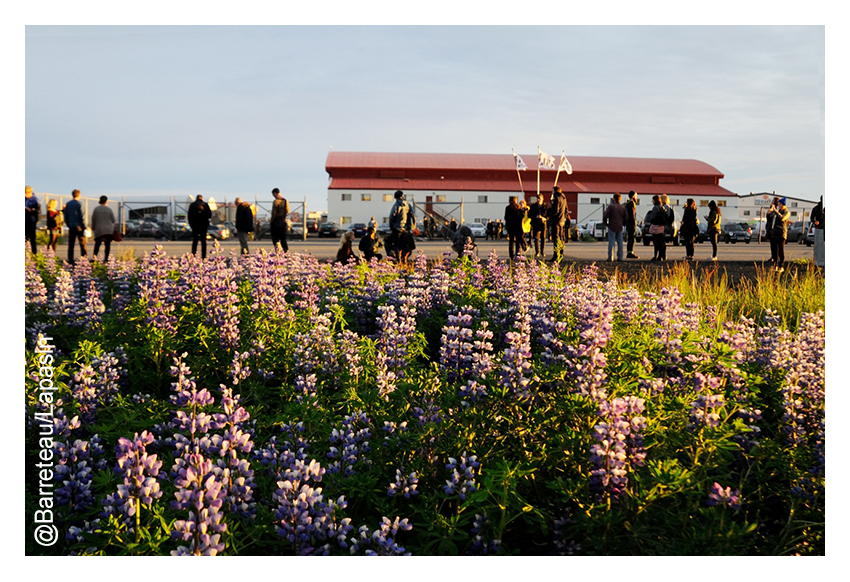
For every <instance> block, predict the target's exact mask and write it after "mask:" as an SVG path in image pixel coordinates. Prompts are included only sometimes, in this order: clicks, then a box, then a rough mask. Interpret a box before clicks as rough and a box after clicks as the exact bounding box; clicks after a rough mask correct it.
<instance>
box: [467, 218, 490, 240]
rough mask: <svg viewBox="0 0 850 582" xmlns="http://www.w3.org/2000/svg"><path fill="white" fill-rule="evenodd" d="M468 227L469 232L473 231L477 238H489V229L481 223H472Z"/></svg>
mask: <svg viewBox="0 0 850 582" xmlns="http://www.w3.org/2000/svg"><path fill="white" fill-rule="evenodd" d="M466 226H468V227H469V230H471V231H472V234H474V235H475V237H476V238H478V237H481V238H484V237H486V236H487V227H486V226H484V225H483V224H481V223H480V222H470V223H469V224H467V225H466Z"/></svg>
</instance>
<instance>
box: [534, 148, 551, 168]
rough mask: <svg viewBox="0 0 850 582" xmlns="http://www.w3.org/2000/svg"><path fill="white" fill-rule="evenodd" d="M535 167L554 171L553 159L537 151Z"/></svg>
mask: <svg viewBox="0 0 850 582" xmlns="http://www.w3.org/2000/svg"><path fill="white" fill-rule="evenodd" d="M537 165H538V167H540V168H551V169H553V170H554V169H555V157H554V156H550V155H549V154H547V153H546V152H544V151H542V150H538V153H537Z"/></svg>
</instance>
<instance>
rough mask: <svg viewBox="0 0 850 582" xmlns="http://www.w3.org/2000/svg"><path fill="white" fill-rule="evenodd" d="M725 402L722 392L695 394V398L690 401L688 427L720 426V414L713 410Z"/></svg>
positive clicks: (693, 428)
mask: <svg viewBox="0 0 850 582" xmlns="http://www.w3.org/2000/svg"><path fill="white" fill-rule="evenodd" d="M725 403H726V402H725V398H724V396H723V395H722V394H710V395H705V394H699V395H697V399H696V400H694V401H693V402H691V410H690V421H689V422H688V428H689V429H691V430H696V429H699V428H701V427H707V428H716V427H718V426H720V415H719V414H717V413H716V412H714V410H716V409H718V408H722V407H723V405H724V404H725Z"/></svg>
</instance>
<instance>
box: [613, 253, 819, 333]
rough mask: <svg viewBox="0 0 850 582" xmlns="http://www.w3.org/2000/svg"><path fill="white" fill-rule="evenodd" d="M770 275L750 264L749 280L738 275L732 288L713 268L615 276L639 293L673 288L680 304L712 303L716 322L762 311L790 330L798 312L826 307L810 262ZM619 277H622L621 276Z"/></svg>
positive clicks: (686, 267)
mask: <svg viewBox="0 0 850 582" xmlns="http://www.w3.org/2000/svg"><path fill="white" fill-rule="evenodd" d="M795 266H796V267H797V268H789V269H788V270H786V272H784V273H775V272H773V271H771V270H770V269H768V268H765V267H763V266H759V265H755V266H754V269H755V276H754V277H740V278H739V279H738V280H737V282H735V283H734V284H733V283H732V282H731V280H730V277H729V274H728V273H727V271H726V269H725V268H723V267H721V266H720V265H713V266H712V267H711V268H709V269H700V270H697V269H695V268H694V267H692V265H691V264H689V263H685V262H681V263H676V264H673V265H672V266H671V268H670V269H669V271H668V270H655V271H653V270H644V271H642V272H641V273H640V274H638V275H637V276H635V277H622V276H620V277H618V279H619V281H620V283H621V284H627V285H633V286H634V287H636V288H637V289H639V290H640V291H656V290H658V289H661V288H662V287H670V286H673V287H677V288H678V289H679V290H680V291H681V292H682V293H683V294H684V302H686V303H698V304H700V305H716V306H717V309H718V319H719V320H721V321H725V320H732V321H737V320H738V319H739V318H740V316H742V315H743V316H746V317H749V318H754V319H756V321H759V320H760V319H761V317H762V316H763V315H764V314H765V312H767V311H769V310H770V311H775V312H776V313H777V314H778V315H779V316H781V317H782V320H783V322H784V323H785V325H786V326H787V327H788V328H790V329H794V328H796V326H797V323H798V322H799V320H800V314H801V313H815V312H817V311H820V310H825V309H826V277H825V275H824V272H823V270H821V269H819V268H817V267H815V266H814V264H812V263H811V262H807V263H806V264H800V265H795ZM621 275H622V274H621Z"/></svg>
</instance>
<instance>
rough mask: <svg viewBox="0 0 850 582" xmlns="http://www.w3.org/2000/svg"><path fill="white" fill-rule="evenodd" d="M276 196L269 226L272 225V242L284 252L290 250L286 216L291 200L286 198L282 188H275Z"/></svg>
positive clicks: (274, 193)
mask: <svg viewBox="0 0 850 582" xmlns="http://www.w3.org/2000/svg"><path fill="white" fill-rule="evenodd" d="M272 195H273V196H274V198H275V200H274V204H272V215H271V216H270V217H269V226H270V227H271V234H272V244H273V245H274V247H275V248H277V247H278V245H279V246H280V248H281V250H283V252H285V253H287V252H289V245H288V244H287V242H286V235H287V232H286V231H287V226H288V225H287V222H286V217H287V216H288V215H289V201H288V200H287V199H286V198H284V197H283V196H282V195H281V193H280V190H278V189H277V188H275V189H274V190H272Z"/></svg>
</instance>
